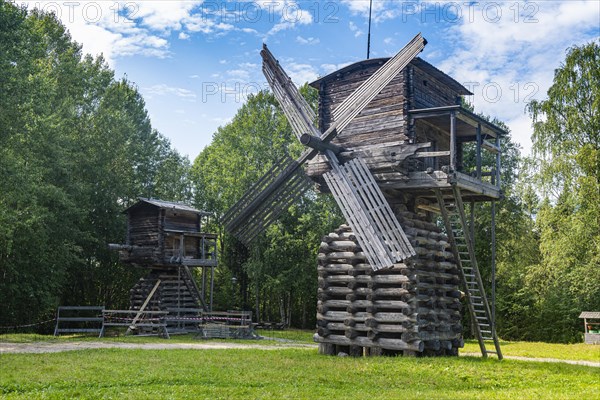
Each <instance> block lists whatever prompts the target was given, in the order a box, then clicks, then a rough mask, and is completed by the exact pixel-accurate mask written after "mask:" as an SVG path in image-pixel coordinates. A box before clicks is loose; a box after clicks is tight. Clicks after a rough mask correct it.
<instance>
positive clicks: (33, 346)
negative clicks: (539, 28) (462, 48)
mask: <svg viewBox="0 0 600 400" xmlns="http://www.w3.org/2000/svg"><path fill="white" fill-rule="evenodd" d="M316 347H317V345H315V344H308V343H290V342H283V343H273V342H270V344H258V343H256V342H255V343H248V344H246V343H227V342H213V341H210V342H199V343H123V342H88V341H85V342H32V343H2V342H0V355H1V354H6V353H58V352H62V351H75V350H87V349H141V350H174V349H188V350H214V349H256V350H279V349H282V348H294V349H315V348H316ZM461 356H474V357H478V356H480V354H479V353H461ZM504 358H506V359H508V360H519V361H534V362H549V363H565V364H573V365H585V366H587V367H597V368H600V362H595V361H583V360H561V359H558V358H533V357H520V356H505V357H504Z"/></svg>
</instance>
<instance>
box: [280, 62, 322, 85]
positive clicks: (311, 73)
mask: <svg viewBox="0 0 600 400" xmlns="http://www.w3.org/2000/svg"><path fill="white" fill-rule="evenodd" d="M284 68H285V71H286V72H287V74H288V75H289V76H290V78H292V81H294V83H295V84H296V86H301V85H304V84H305V83H306V82H309V83H310V82H312V81H314V80H316V79H317V78H318V77H319V74H318V73H317V70H316V69H315V68H314V67H313V66H312V65H309V64H301V63H295V62H291V63H287V64H286V65H285V66H284Z"/></svg>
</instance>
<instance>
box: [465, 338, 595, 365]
mask: <svg viewBox="0 0 600 400" xmlns="http://www.w3.org/2000/svg"><path fill="white" fill-rule="evenodd" d="M500 349H501V350H502V354H504V355H505V356H519V357H532V358H556V359H559V360H579V361H595V362H600V346H597V345H590V344H584V343H575V344H558V343H542V342H505V341H500ZM461 352H462V353H480V350H479V344H478V343H477V341H476V340H468V341H466V342H465V347H464V348H463V349H461Z"/></svg>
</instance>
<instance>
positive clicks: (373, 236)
mask: <svg viewBox="0 0 600 400" xmlns="http://www.w3.org/2000/svg"><path fill="white" fill-rule="evenodd" d="M332 167H333V168H332V170H331V171H330V172H328V173H326V174H324V175H323V176H324V177H325V181H326V182H327V185H328V186H329V188H330V189H331V192H332V193H333V196H334V198H335V200H336V202H337V203H338V205H339V206H340V209H341V210H342V213H343V214H344V217H345V218H346V221H348V224H349V225H350V226H351V227H352V230H353V231H354V232H356V238H357V240H358V243H359V244H360V246H361V247H362V249H363V251H364V253H365V255H366V256H367V259H368V261H369V264H371V267H372V268H373V269H374V270H379V269H382V268H388V267H391V266H393V265H394V264H395V263H398V262H401V261H402V260H405V259H407V258H409V257H411V256H414V255H415V250H414V249H413V247H412V245H411V244H410V242H409V241H408V238H407V237H406V235H405V234H404V231H403V230H402V227H401V226H400V224H399V223H398V220H397V219H396V216H395V215H394V213H393V212H392V210H391V208H390V206H389V204H388V202H387V201H386V199H385V197H384V196H383V193H382V192H381V190H380V189H379V186H377V183H376V182H375V179H374V178H373V175H372V174H371V172H370V171H369V169H368V168H367V166H366V164H365V163H364V161H363V160H361V159H360V158H356V159H354V160H351V161H348V162H347V163H345V164H344V165H335V164H333V165H332Z"/></svg>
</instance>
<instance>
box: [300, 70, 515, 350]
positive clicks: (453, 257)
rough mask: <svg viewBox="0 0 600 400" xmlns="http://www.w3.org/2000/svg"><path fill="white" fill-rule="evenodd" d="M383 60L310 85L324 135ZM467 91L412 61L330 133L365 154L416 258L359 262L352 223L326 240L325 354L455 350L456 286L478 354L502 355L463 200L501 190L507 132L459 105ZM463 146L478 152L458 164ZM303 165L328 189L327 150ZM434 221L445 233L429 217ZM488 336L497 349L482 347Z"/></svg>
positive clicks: (458, 334) (458, 335) (352, 151)
mask: <svg viewBox="0 0 600 400" xmlns="http://www.w3.org/2000/svg"><path fill="white" fill-rule="evenodd" d="M386 61H388V59H369V60H365V61H361V62H357V63H354V64H352V65H349V66H346V67H344V68H342V69H340V70H338V71H335V72H333V73H331V74H329V75H327V76H325V77H322V78H320V79H318V80H317V81H315V82H313V83H311V86H312V87H314V88H316V89H317V90H318V91H319V112H318V124H319V129H320V130H321V131H322V132H324V131H326V130H327V129H328V127H329V126H330V125H331V124H332V122H333V121H334V120H335V115H336V108H337V107H338V106H339V104H340V103H342V102H343V101H344V99H345V98H346V97H347V96H349V95H350V94H351V93H353V91H354V90H356V89H357V88H358V87H359V86H360V85H361V84H362V83H363V82H364V81H365V80H367V79H368V78H369V77H370V76H372V75H373V74H374V73H375V72H376V71H377V70H378V69H379V68H381V66H382V65H384V64H385V62H386ZM471 94H472V93H471V92H469V90H467V89H466V88H465V87H464V86H463V85H461V84H460V83H458V82H457V81H456V80H454V79H453V78H451V77H450V76H448V75H446V74H444V73H443V72H441V71H440V70H438V69H437V68H435V67H434V66H432V65H431V64H429V63H428V62H426V61H424V60H422V59H420V58H414V59H412V60H411V62H410V63H409V64H408V65H407V66H406V67H405V68H404V69H402V70H401V71H400V72H399V73H398V74H397V75H396V76H395V77H394V79H392V80H391V82H390V83H389V84H388V85H387V86H386V87H385V88H384V89H383V90H382V91H381V92H380V93H379V94H378V95H377V96H375V98H374V99H373V100H372V101H371V102H370V103H369V104H368V105H367V106H366V107H365V108H364V110H362V111H361V113H360V114H358V115H357V116H356V117H355V118H354V119H353V120H352V122H350V123H349V124H348V126H347V127H346V128H345V130H344V131H343V132H341V133H339V134H338V135H337V136H336V137H335V138H334V139H333V140H332V141H331V143H332V144H334V145H338V146H339V147H340V148H342V149H344V150H342V151H340V153H339V154H338V158H339V159H340V161H342V162H344V161H347V160H350V159H352V158H354V157H357V156H359V157H361V158H362V159H363V160H364V162H365V163H366V165H367V166H368V168H369V170H370V171H371V172H372V174H373V176H374V178H375V181H376V182H377V184H378V185H379V187H380V188H381V189H382V192H383V194H384V196H385V197H386V200H387V201H388V203H389V204H390V205H391V206H392V208H393V210H394V212H395V214H396V217H398V219H399V221H400V224H401V225H402V227H403V228H404V231H405V232H406V234H407V236H408V238H409V240H410V242H411V244H412V245H413V247H414V248H415V250H416V253H417V254H416V255H415V256H413V257H412V258H410V259H408V260H406V261H405V262H403V263H401V264H396V265H395V266H394V267H392V268H390V269H386V270H381V271H377V272H374V271H372V270H371V269H370V268H365V264H364V263H365V262H366V260H365V257H364V256H362V255H361V254H360V253H361V249H360V246H359V244H358V243H357V242H356V240H355V238H354V235H353V233H352V231H351V229H350V228H349V227H347V226H344V227H340V229H339V230H338V231H336V232H333V233H331V234H330V235H327V236H325V238H324V240H323V243H322V245H321V248H320V253H319V266H318V274H319V293H318V296H319V304H318V314H317V317H318V330H317V334H316V336H315V340H316V341H318V342H319V343H320V344H321V351H322V352H323V353H326V354H331V353H332V352H333V353H335V352H337V351H339V350H340V349H342V350H343V351H346V352H349V353H350V354H352V353H356V352H357V351H358V352H359V353H360V352H366V353H372V352H375V353H377V352H379V353H381V352H398V351H401V352H403V353H407V354H413V353H415V354H433V355H435V354H457V353H458V348H459V347H462V343H463V341H462V325H461V314H460V309H461V303H460V297H461V296H460V293H461V292H460V291H459V289H462V290H464V293H465V296H466V297H467V306H468V308H469V310H468V312H469V313H470V315H471V317H472V319H473V320H474V321H475V322H476V323H474V330H475V335H476V336H477V338H478V339H479V342H480V345H481V350H482V353H483V355H484V356H487V355H488V354H490V353H492V354H494V353H497V354H498V356H499V357H500V358H501V357H502V356H501V353H500V348H499V344H498V340H497V336H496V334H495V328H494V326H493V316H492V309H493V307H491V308H490V305H489V304H488V302H487V299H486V298H485V296H486V295H485V291H484V288H483V282H482V280H481V276H480V274H479V270H478V268H477V264H476V262H477V261H476V259H475V254H474V243H473V234H472V225H470V224H472V215H471V222H470V223H469V221H468V220H467V216H466V215H465V207H464V203H465V202H469V203H471V208H470V209H471V210H473V209H474V208H473V207H472V204H473V203H474V202H480V201H491V202H494V201H496V200H498V199H500V198H501V196H502V193H501V189H500V167H501V165H500V161H501V160H500V154H501V150H500V139H501V137H502V136H504V135H506V134H507V132H506V131H505V130H504V129H502V128H500V127H498V126H496V125H494V124H492V123H490V122H489V121H487V120H486V119H484V118H482V117H480V116H478V115H476V114H474V113H472V112H471V111H470V110H468V109H467V108H465V107H464V106H463V105H462V104H463V96H467V95H471ZM467 146H470V147H469V150H470V154H469V156H471V157H472V156H473V155H474V158H475V160H474V161H475V162H474V163H471V164H469V163H466V162H465V161H464V159H465V149H467ZM345 149H349V150H345ZM486 153H487V154H486ZM306 165H307V167H306V173H307V175H308V176H309V177H310V178H311V179H313V180H314V181H315V182H316V183H317V186H318V188H319V189H320V190H321V191H322V192H327V191H329V187H328V186H327V185H326V184H325V182H324V180H323V174H324V173H326V172H328V171H329V170H330V169H331V168H330V166H329V164H328V163H327V160H326V158H325V156H323V155H318V156H316V157H315V158H313V159H312V160H310V161H308V162H307V163H306ZM438 217H439V219H440V220H441V221H442V222H443V224H444V228H443V229H441V227H440V226H438V225H437V224H436V223H435V222H436V221H437V219H438ZM492 220H493V219H492ZM491 228H492V229H493V228H494V226H492V227H491ZM444 231H445V232H444ZM494 240H495V238H494ZM493 246H495V243H493ZM367 265H368V264H367ZM461 283H462V284H461ZM492 306H493V302H492ZM488 340H489V341H490V342H492V346H494V347H495V349H494V350H490V349H488V348H487V347H486V346H485V341H488Z"/></svg>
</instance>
